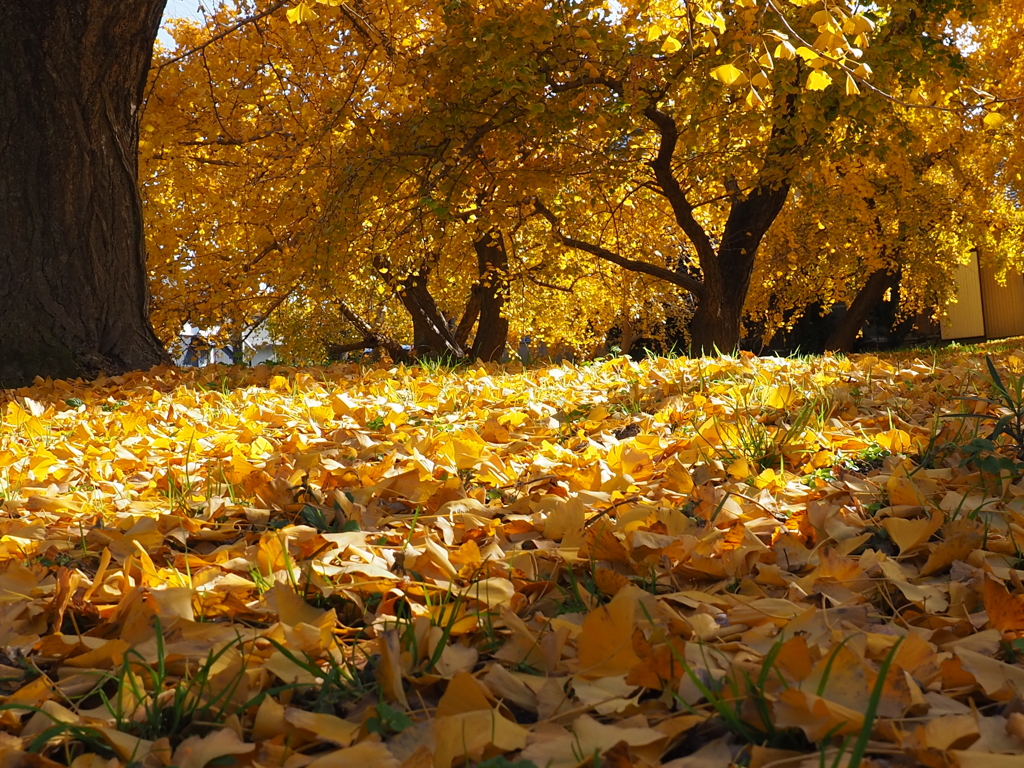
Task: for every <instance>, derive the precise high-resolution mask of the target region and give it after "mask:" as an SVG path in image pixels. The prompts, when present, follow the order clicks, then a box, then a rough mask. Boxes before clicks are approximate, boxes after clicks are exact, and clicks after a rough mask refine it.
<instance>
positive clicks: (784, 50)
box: [775, 40, 796, 61]
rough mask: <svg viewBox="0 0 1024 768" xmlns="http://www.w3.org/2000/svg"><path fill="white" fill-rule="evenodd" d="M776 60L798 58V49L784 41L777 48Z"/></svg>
mask: <svg viewBox="0 0 1024 768" xmlns="http://www.w3.org/2000/svg"><path fill="white" fill-rule="evenodd" d="M775 58H776V59H783V60H784V61H788V60H789V59H794V58H796V48H794V47H793V45H792V43H790V42H788V41H787V40H783V41H781V42H780V43H779V44H778V45H777V46H775Z"/></svg>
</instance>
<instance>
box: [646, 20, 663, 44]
mask: <svg viewBox="0 0 1024 768" xmlns="http://www.w3.org/2000/svg"><path fill="white" fill-rule="evenodd" d="M663 34H665V30H663V29H662V28H661V27H659V26H658V25H657V24H652V25H651V26H649V27H648V28H647V42H648V43H652V42H654V41H655V40H657V39H658V38H659V37H661V36H662V35H663Z"/></svg>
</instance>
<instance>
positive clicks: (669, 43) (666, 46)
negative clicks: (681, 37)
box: [661, 35, 683, 54]
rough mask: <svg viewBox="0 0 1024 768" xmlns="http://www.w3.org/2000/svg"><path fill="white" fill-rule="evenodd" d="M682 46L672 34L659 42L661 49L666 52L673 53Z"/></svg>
mask: <svg viewBox="0 0 1024 768" xmlns="http://www.w3.org/2000/svg"><path fill="white" fill-rule="evenodd" d="M682 47H683V45H682V43H680V42H679V41H678V40H676V39H675V38H674V37H672V35H669V36H668V37H666V38H665V42H664V43H662V44H661V50H662V51H664V52H665V53H667V54H673V53H675V52H676V51H678V50H679V49H680V48H682Z"/></svg>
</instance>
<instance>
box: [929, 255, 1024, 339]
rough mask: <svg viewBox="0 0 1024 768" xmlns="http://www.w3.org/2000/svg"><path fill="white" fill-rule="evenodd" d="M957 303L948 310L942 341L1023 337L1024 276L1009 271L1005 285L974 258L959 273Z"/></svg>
mask: <svg viewBox="0 0 1024 768" xmlns="http://www.w3.org/2000/svg"><path fill="white" fill-rule="evenodd" d="M956 284H957V301H956V303H955V304H950V305H948V306H947V307H946V315H945V317H943V318H942V323H941V328H942V338H943V339H947V340H952V339H970V340H983V339H1005V338H1006V337H1008V336H1024V275H1022V274H1021V273H1020V272H1017V271H1015V270H1009V271H1008V272H1007V275H1006V283H1005V285H1001V284H1000V283H999V281H998V280H996V270H995V269H993V268H992V267H990V266H986V265H979V264H978V255H977V254H973V253H972V254H971V260H970V262H968V263H967V264H961V265H960V266H958V267H957V270H956Z"/></svg>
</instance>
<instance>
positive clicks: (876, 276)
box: [825, 269, 900, 352]
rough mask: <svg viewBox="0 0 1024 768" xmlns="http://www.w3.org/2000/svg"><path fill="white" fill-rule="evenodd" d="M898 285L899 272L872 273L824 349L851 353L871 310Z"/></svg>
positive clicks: (882, 271)
mask: <svg viewBox="0 0 1024 768" xmlns="http://www.w3.org/2000/svg"><path fill="white" fill-rule="evenodd" d="M899 284H900V272H899V270H893V271H891V272H890V271H889V270H888V269H876V270H875V271H874V272H872V273H871V275H870V276H869V277H868V279H867V280H866V281H865V283H864V285H863V286H861V289H860V290H859V291H858V292H857V295H856V297H854V299H853V301H852V302H851V303H850V306H849V307H847V308H846V314H845V315H843V316H842V317H841V318H840V319H839V324H838V325H837V326H836V328H835V330H833V331H832V333H831V335H830V336H829V337H828V340H827V341H826V342H825V349H826V350H828V351H831V352H852V351H853V345H854V342H856V340H857V334H858V333H860V329H861V328H863V327H864V323H865V322H866V321H867V319H868V315H869V314H871V310H873V309H874V308H875V307H876V306H878V303H879V302H880V301H881V300H882V298H883V297H884V296H885V292H886V291H888V290H890V289H895V288H896V287H897V286H898V285H899Z"/></svg>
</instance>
